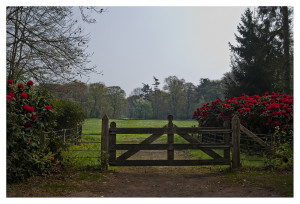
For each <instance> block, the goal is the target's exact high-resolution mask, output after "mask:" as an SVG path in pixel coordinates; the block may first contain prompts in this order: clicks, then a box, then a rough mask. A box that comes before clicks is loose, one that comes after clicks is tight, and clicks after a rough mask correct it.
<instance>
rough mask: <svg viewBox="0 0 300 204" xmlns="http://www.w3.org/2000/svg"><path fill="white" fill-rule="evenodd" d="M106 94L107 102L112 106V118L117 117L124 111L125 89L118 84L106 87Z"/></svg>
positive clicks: (125, 102)
mask: <svg viewBox="0 0 300 204" xmlns="http://www.w3.org/2000/svg"><path fill="white" fill-rule="evenodd" d="M107 95H108V98H109V104H110V106H111V108H112V118H118V117H120V116H121V115H122V114H124V113H125V111H124V110H125V109H126V107H125V106H127V101H126V99H125V96H126V94H125V91H124V90H123V89H121V88H120V87H119V86H110V87H107Z"/></svg>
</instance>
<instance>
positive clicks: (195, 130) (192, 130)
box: [101, 115, 240, 168]
mask: <svg viewBox="0 0 300 204" xmlns="http://www.w3.org/2000/svg"><path fill="white" fill-rule="evenodd" d="M168 121H169V122H168V124H167V125H165V126H164V127H162V128H118V127H117V126H116V123H115V122H112V123H111V124H110V125H109V119H108V117H107V116H106V115H105V116H104V117H103V119H102V138H101V142H102V144H101V149H102V165H103V166H107V164H108V163H109V165H111V166H196V165H230V164H231V158H230V150H231V149H232V167H233V168H237V167H239V166H240V158H239V156H240V155H239V134H240V131H239V129H237V128H239V119H238V117H237V116H236V117H234V118H233V119H232V125H231V128H230V123H224V127H183V128H181V127H177V126H176V125H174V124H173V122H172V121H173V116H172V115H169V116H168ZM237 124H238V125H237ZM201 133H219V134H224V140H223V141H224V142H223V143H211V144H203V143H201V141H199V140H198V139H196V138H194V137H192V136H191V135H190V134H201ZM118 134H151V135H150V136H149V137H148V138H146V139H145V140H143V141H142V142H140V143H139V144H117V143H116V135H118ZM164 134H167V143H166V144H151V143H152V142H154V141H155V140H157V139H158V138H159V137H161V136H162V135H164ZM174 134H177V135H179V136H181V137H182V138H184V139H185V140H186V141H188V142H189V144H174ZM230 134H232V142H230ZM188 149H198V150H201V151H203V152H204V153H205V154H207V155H209V156H210V157H211V158H212V159H195V160H175V159H174V150H188ZM215 149H222V150H224V154H222V155H220V154H218V153H216V152H215V151H214V150H215ZM117 150H127V151H126V152H125V153H123V154H121V155H120V156H118V157H117V153H116V152H117ZM140 150H166V153H167V159H166V160H129V158H130V157H131V156H133V155H134V154H136V153H137V152H139V151H140Z"/></svg>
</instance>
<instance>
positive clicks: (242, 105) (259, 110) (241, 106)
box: [193, 92, 293, 133]
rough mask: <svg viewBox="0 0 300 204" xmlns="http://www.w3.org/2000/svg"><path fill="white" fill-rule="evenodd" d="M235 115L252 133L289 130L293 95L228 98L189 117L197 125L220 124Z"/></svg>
mask: <svg viewBox="0 0 300 204" xmlns="http://www.w3.org/2000/svg"><path fill="white" fill-rule="evenodd" d="M234 114H236V115H238V116H239V118H240V120H241V123H242V124H243V125H244V126H246V127H247V128H249V129H250V130H252V131H254V132H256V133H270V132H274V128H275V127H276V126H279V127H280V129H282V130H285V131H289V130H292V129H293V95H286V94H281V93H275V92H272V93H271V94H269V93H265V94H264V95H263V96H258V95H253V96H247V95H245V94H242V96H240V97H231V98H229V99H225V100H224V101H221V100H215V101H213V102H211V103H206V104H204V105H203V106H202V107H200V108H198V109H197V110H196V111H195V112H194V115H193V118H194V119H196V120H197V121H198V122H199V125H201V126H211V125H222V124H223V122H224V121H225V120H231V119H232V117H233V115H234Z"/></svg>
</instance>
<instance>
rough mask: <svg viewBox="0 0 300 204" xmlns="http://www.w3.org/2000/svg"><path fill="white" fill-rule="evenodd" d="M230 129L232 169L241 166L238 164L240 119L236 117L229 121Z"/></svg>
mask: <svg viewBox="0 0 300 204" xmlns="http://www.w3.org/2000/svg"><path fill="white" fill-rule="evenodd" d="M231 128H232V168H233V169H236V168H239V167H240V166H241V163H240V119H239V117H238V116H237V115H235V116H233V118H232V120H231Z"/></svg>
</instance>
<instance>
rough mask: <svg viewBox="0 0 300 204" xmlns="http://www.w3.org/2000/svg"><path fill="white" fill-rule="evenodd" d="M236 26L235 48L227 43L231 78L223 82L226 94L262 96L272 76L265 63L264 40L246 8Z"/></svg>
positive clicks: (265, 45)
mask: <svg viewBox="0 0 300 204" xmlns="http://www.w3.org/2000/svg"><path fill="white" fill-rule="evenodd" d="M241 21H242V22H241V23H240V24H239V25H238V27H237V29H238V34H235V39H236V41H237V45H236V46H234V45H232V44H231V43H229V47H230V51H231V53H232V56H231V57H232V58H231V72H232V78H225V79H224V81H225V83H224V84H225V85H226V91H227V94H229V95H231V94H232V93H231V90H238V91H239V92H240V93H238V95H241V94H242V93H243V92H245V93H246V94H249V95H253V94H262V93H264V92H266V91H271V90H272V82H273V80H272V79H273V78H272V77H273V73H272V69H269V67H268V65H269V64H268V62H269V58H268V56H270V55H271V54H270V53H268V51H270V50H269V49H266V48H268V44H271V43H272V41H266V39H265V38H264V37H265V36H261V35H260V34H261V33H259V30H258V21H257V20H256V19H254V18H253V12H251V11H250V9H249V8H248V9H247V10H246V11H245V13H244V14H243V15H242V18H241ZM230 85H232V86H230Z"/></svg>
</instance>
